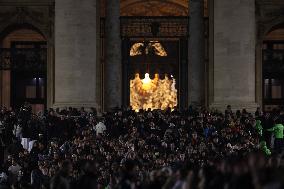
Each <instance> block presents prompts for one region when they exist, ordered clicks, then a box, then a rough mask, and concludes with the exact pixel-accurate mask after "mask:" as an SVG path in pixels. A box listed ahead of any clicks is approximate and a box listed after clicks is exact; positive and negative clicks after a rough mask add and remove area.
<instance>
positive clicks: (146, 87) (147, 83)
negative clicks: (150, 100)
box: [142, 73, 151, 90]
mask: <svg viewBox="0 0 284 189" xmlns="http://www.w3.org/2000/svg"><path fill="white" fill-rule="evenodd" d="M142 83H143V85H142V88H143V89H144V90H149V89H151V79H150V77H149V74H148V73H145V78H144V79H142Z"/></svg>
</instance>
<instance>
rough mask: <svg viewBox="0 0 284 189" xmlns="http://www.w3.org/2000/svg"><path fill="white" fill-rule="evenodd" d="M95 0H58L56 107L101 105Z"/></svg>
mask: <svg viewBox="0 0 284 189" xmlns="http://www.w3.org/2000/svg"><path fill="white" fill-rule="evenodd" d="M96 3H97V1H95V0H84V1H78V0H56V1H55V48H56V51H55V66H54V67H55V68H54V69H55V73H54V74H55V81H54V85H55V86H54V90H55V91H54V93H55V96H54V104H53V107H66V106H72V107H81V106H85V107H97V108H99V107H98V101H99V100H98V99H97V98H96V90H99V89H97V86H96V61H97V56H99V54H97V32H99V29H98V27H97V19H96V9H97V7H96V6H97V4H96Z"/></svg>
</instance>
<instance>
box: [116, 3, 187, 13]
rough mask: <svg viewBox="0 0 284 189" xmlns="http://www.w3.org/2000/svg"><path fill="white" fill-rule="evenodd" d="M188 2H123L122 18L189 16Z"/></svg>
mask: <svg viewBox="0 0 284 189" xmlns="http://www.w3.org/2000/svg"><path fill="white" fill-rule="evenodd" d="M187 4H188V1H187V0H180V1H175V0H166V1H161V0H150V1H143V0H121V16H187V15H188V5H187Z"/></svg>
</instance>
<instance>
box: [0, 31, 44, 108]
mask: <svg viewBox="0 0 284 189" xmlns="http://www.w3.org/2000/svg"><path fill="white" fill-rule="evenodd" d="M1 45H2V48H1V49H0V83H1V86H0V87H1V92H0V95H1V106H5V107H7V108H9V107H12V108H20V107H21V106H22V105H23V104H24V103H28V104H30V106H31V107H32V111H33V113H37V112H39V111H42V110H44V109H45V107H46V73H47V68H46V62H47V44H46V40H45V38H44V37H43V36H42V35H41V34H40V33H39V32H37V31H36V30H34V29H31V28H19V29H15V30H13V31H11V32H10V33H8V34H7V35H6V36H5V37H4V38H3V40H2V43H1Z"/></svg>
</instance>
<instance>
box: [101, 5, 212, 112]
mask: <svg viewBox="0 0 284 189" xmlns="http://www.w3.org/2000/svg"><path fill="white" fill-rule="evenodd" d="M105 5H106V1H105V0H101V9H100V11H101V12H100V14H101V17H102V19H101V27H102V28H101V31H102V33H101V46H102V52H101V61H102V62H104V61H105V60H104V56H105V55H104V51H105V48H106V47H105V45H104V42H105V41H104V40H105V39H104V16H105ZM189 9H190V5H189V1H188V0H178V1H177V0H149V1H143V0H120V16H121V17H120V29H121V30H120V31H121V33H120V36H121V40H122V80H123V81H122V82H123V84H122V96H123V99H122V104H123V106H132V108H134V109H135V110H137V109H139V108H143V109H148V108H150V109H165V108H172V107H174V106H177V107H179V108H181V109H184V108H186V106H187V105H188V93H189V86H188V65H189V64H188V38H189V26H188V21H189V20H188V16H189V14H188V13H189ZM204 26H205V27H204V31H205V33H204V43H205V44H206V47H205V48H206V52H205V64H207V62H208V48H209V47H208V41H209V39H208V33H209V22H208V1H207V0H204ZM151 43H155V45H158V44H160V45H161V46H164V47H165V51H166V52H167V53H168V55H167V56H159V55H157V54H149V53H145V50H147V47H148V46H149V44H151ZM136 44H138V45H139V44H142V45H141V46H139V48H138V49H140V50H141V49H142V51H143V52H141V53H140V54H137V55H131V49H132V47H134V46H135V45H136ZM150 46H151V45H150ZM102 65H103V63H102ZM103 69H104V68H103ZM148 74H149V78H148ZM138 76H139V77H138ZM102 78H105V77H102ZM145 78H147V79H148V83H149V85H147V89H146V88H145V87H144V89H143V85H144V86H145V82H144V83H143V80H144V81H145ZM150 86H153V87H152V88H151V89H148V87H150ZM160 89H163V90H160ZM160 94H163V95H160ZM157 97H159V98H157ZM164 99H166V100H164ZM162 101H165V102H166V101H169V103H167V104H164V103H163V102H162Z"/></svg>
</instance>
